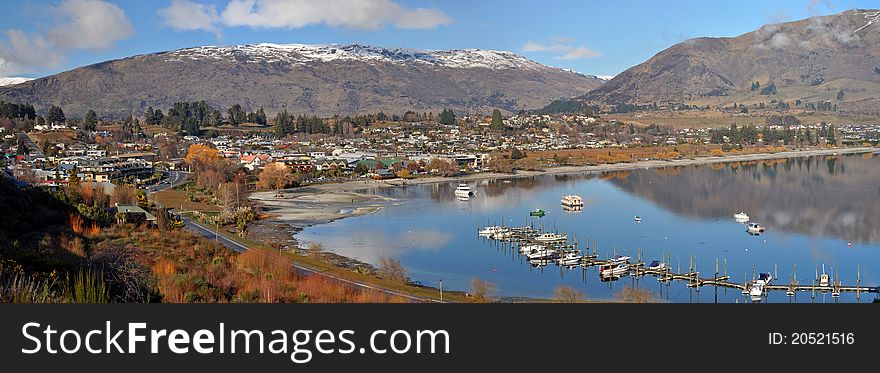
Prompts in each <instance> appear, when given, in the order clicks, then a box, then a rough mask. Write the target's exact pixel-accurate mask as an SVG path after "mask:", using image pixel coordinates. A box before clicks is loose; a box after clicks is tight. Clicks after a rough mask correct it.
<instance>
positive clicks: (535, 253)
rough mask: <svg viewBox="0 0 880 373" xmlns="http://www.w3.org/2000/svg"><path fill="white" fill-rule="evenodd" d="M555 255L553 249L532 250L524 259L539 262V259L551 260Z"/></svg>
mask: <svg viewBox="0 0 880 373" xmlns="http://www.w3.org/2000/svg"><path fill="white" fill-rule="evenodd" d="M556 255H557V253H556V250H554V249H548V248H542V249H537V250H532V251H531V252H529V253H526V258H529V260H539V259H552V258H554V257H556Z"/></svg>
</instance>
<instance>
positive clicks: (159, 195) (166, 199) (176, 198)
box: [153, 188, 220, 212]
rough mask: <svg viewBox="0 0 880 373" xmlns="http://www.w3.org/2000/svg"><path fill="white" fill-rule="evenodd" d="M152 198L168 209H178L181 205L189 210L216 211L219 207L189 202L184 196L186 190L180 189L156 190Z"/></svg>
mask: <svg viewBox="0 0 880 373" xmlns="http://www.w3.org/2000/svg"><path fill="white" fill-rule="evenodd" d="M153 198H155V199H156V202H159V203H160V204H161V205H162V206H165V207H167V208H170V209H179V208H180V207H181V206H183V209H184V210H189V211H201V212H217V211H220V207H218V206H214V205H209V204H207V203H201V202H191V201H189V200H188V199H187V198H186V191H184V190H181V189H173V188H170V189H165V190H163V191H159V192H156V193H155V194H154V195H153Z"/></svg>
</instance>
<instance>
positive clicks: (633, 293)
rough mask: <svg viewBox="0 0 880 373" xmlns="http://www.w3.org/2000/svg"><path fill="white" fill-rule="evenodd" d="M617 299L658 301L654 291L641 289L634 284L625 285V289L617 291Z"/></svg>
mask: <svg viewBox="0 0 880 373" xmlns="http://www.w3.org/2000/svg"><path fill="white" fill-rule="evenodd" d="M616 297H617V300H619V301H621V302H624V303H655V302H657V298H655V297H654V292H652V291H650V290H647V289H641V288H634V287H632V286H624V287H623V289H621V290H620V292H619V293H617V296H616Z"/></svg>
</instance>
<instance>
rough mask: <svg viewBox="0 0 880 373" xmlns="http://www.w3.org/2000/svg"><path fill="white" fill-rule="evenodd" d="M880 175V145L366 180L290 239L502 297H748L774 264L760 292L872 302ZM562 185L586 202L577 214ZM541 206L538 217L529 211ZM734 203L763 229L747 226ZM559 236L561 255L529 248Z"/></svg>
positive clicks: (877, 276)
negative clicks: (372, 203) (385, 183)
mask: <svg viewBox="0 0 880 373" xmlns="http://www.w3.org/2000/svg"><path fill="white" fill-rule="evenodd" d="M877 172H880V163H878V162H877V156H873V155H867V156H866V155H852V156H835V157H831V156H821V157H805V158H793V159H788V160H767V161H756V162H750V163H728V164H717V165H695V166H687V167H669V168H665V169H639V170H631V171H625V172H622V171H619V172H599V173H578V174H567V175H543V176H534V177H522V178H512V179H504V180H478V181H470V182H469V183H468V184H469V186H470V187H471V188H472V189H473V190H474V192H475V196H472V197H470V198H469V199H468V200H466V201H463V200H459V199H458V198H457V197H456V196H455V194H454V193H453V192H454V190H455V189H456V188H457V187H458V184H459V183H458V182H448V183H436V184H423V185H410V186H406V187H403V186H401V187H396V188H382V189H377V190H367V191H362V193H365V194H374V195H376V196H377V197H379V198H381V199H380V200H387V201H389V202H387V204H386V205H385V206H384V207H381V208H379V209H378V210H377V211H376V212H375V213H371V214H367V215H363V216H357V217H351V218H345V219H340V220H336V221H333V222H331V223H328V224H319V225H314V226H309V227H306V228H305V229H304V230H303V231H302V232H301V233H299V234H297V235H296V238H297V240H299V241H301V242H312V241H317V242H321V243H323V244H324V245H325V247H327V248H328V250H330V251H333V252H335V253H337V254H339V255H343V256H346V257H350V258H354V259H358V260H361V261H363V262H366V263H378V262H379V259H380V258H382V257H386V256H390V257H392V258H397V259H399V260H400V261H401V264H402V265H403V266H404V267H405V268H406V269H407V272H408V274H409V276H410V277H411V278H412V279H413V280H414V281H418V282H420V283H422V284H434V286H437V282H438V280H439V278H441V277H442V278H443V286H444V288H450V289H461V290H465V291H466V290H467V289H468V287H469V281H470V280H471V279H473V278H479V279H482V280H485V281H489V282H492V283H494V284H496V286H497V289H498V290H497V295H498V296H510V297H534V298H548V297H551V296H552V294H553V291H554V289H555V288H556V287H558V286H562V285H565V286H570V287H573V288H576V289H579V290H580V291H582V292H583V293H584V294H586V295H587V296H588V297H589V298H590V299H598V300H602V299H613V298H615V297H616V294H617V293H619V292H620V290H621V289H622V287H623V286H624V285H628V286H639V287H641V288H644V289H647V290H650V291H651V292H652V293H654V295H655V296H656V297H658V298H662V299H663V300H664V301H667V300H668V301H669V302H706V301H707V300H708V301H712V302H715V301H717V302H724V303H734V302H749V301H750V297H749V295H748V294H743V293H742V291H743V290H744V289H745V288H746V287H748V285H749V283H750V282H751V281H753V280H754V279H756V278H757V273H754V276H753V272H775V271H774V266H776V265H778V267H779V276H776V274H775V273H774V276H773V279H772V281H771V283H770V284H769V285H765V286H764V289H766V290H767V291H765V292H764V294H765V295H764V297H763V300H762V302H802V303H803V302H807V303H809V302H813V301H815V302H865V301H872V300H873V299H874V298H875V294H874V293H873V292H872V291H871V290H870V289H869V288H870V287H873V286H876V285H877V284H880V273H878V271H877V268H875V266H874V264H875V263H878V262H880V232H878V228H877V226H876V225H875V224H873V223H872V222H873V221H874V220H875V219H874V217H875V216H877V214H878V213H880V201H878V199H877V198H876V196H877V193H878V188H880V185H878V184H877V181H876V178H874V177H870V175H872V174H876V173H877ZM808 180H809V181H810V184H806V183H805V182H806V181H808ZM805 185H809V188H805ZM566 195H577V196H580V197H581V198H582V200H583V202H584V207H582V208H581V210H578V211H576V212H573V211H570V210H569V209H567V208H566V206H564V205H562V204H561V198H560V197H562V196H566ZM537 210H540V211H541V212H543V216H532V212H535V211H537ZM426 211H430V213H429V214H425V212H426ZM739 213H745V214H746V215H748V216H749V218H750V220H749V222H753V223H756V224H759V225H760V226H761V227H763V228H764V229H765V231H764V232H755V233H752V232H749V231H748V229H747V228H748V226H747V223H748V222H744V221H742V219H738V218H739V217H740V216H735V215H738V214H739ZM636 216H638V217H639V218H640V219H641V221H640V222H637V221H636V219H635V218H634V217H636ZM493 226H497V227H495V228H492V227H493ZM502 226H503V228H504V229H502ZM525 227H529V229H534V230H535V231H536V232H531V233H528V234H531V235H534V236H535V238H536V237H537V236H539V235H541V234H549V235H548V236H545V237H546V238H544V239H542V240H549V241H554V237H556V236H555V235H560V236H566V238H565V240H562V239H560V238H556V239H555V241H556V242H546V241H545V242H538V241H535V240H534V238H531V240H532V241H523V242H516V241H517V240H521V237H520V238H517V237H518V236H522V235H524V234H526V233H527V232H525V231H524V229H525ZM518 230H519V231H518ZM539 232H540V233H539ZM480 233H482V234H483V235H481V234H480ZM489 235H492V236H494V238H493V239H489V237H488V236H489ZM512 241H513V242H512ZM487 243H489V244H490V245H491V247H493V248H495V249H494V250H493V249H490V250H486V245H487ZM551 244H552V246H554V247H556V248H557V249H560V250H558V251H557V255H556V256H555V257H554V256H553V255H549V253H546V252H545V253H541V255H538V254H537V253H536V254H533V257H534V260H531V261H530V260H529V259H528V257H527V256H526V254H527V253H529V252H531V251H532V250H535V249H540V248H541V247H540V246H547V245H551ZM530 245H536V246H534V247H529V246H530ZM564 245H567V246H568V247H557V246H564ZM563 249H564V250H563ZM520 250H522V251H520ZM614 255H622V256H629V257H631V260H630V269H629V272H628V273H627V274H626V275H625V276H621V277H622V278H618V279H610V281H605V279H603V278H601V277H600V276H599V266H600V265H601V264H603V263H602V261H604V260H607V259H609V258H611V257H613V256H614ZM578 257H582V258H578ZM584 258H586V259H584ZM691 258H693V267H699V272H700V274H699V275H698V276H695V275H694V274H693V272H697V271H695V270H689V268H691V265H690V263H689V262H690V261H691ZM715 258H719V262H720V263H719V272H718V275H717V276H716V275H715V272H714V271H713V269H714V265H715V263H714V261H715ZM654 261H658V262H659V263H656V264H655V265H651V264H652V262H654ZM679 261H681V264H680V265H679V263H678V262H679ZM584 262H587V263H589V264H588V265H586V266H585V265H584ZM640 263H641V264H640ZM823 264H824V265H825V267H826V270H825V271H824V272H826V275H825V276H824V277H823V276H822V273H823V271H822V265H823ZM756 266H757V270H755V271H753V268H754V267H756ZM794 267H797V268H798V271H797V272H798V275H799V276H794V272H793V268H794ZM814 267H818V270H817V271H816V272H817V273H816V274H815V276H814V273H813V272H814V270H813V269H814ZM658 272H659V273H661V276H658ZM724 276H729V277H728V278H724ZM826 277H827V278H826ZM667 278H668V279H671V281H658V279H661V280H664V279H667ZM823 278H825V280H824V281H823ZM794 279H797V281H796V285H795V286H789V285H791V283H792V282H793V281H794ZM814 281H815V282H816V285H815V292H814V288H813V282H814ZM693 284H697V285H698V286H694V285H693ZM713 284H718V286H711V285H713ZM823 284H824V286H823ZM835 284H836V285H837V286H836V287H835V286H834V285H835ZM783 288H784V289H783ZM789 288H790V289H789ZM700 289H702V291H701V290H700ZM713 289H717V298H716V295H715V293H716V291H713ZM835 289H837V290H835ZM789 290H791V291H792V292H793V293H794V294H792V296H791V297H789V296H787V293H788V292H789ZM838 290H839V291H838ZM701 292H702V297H701V296H700V293H701ZM707 293H709V294H711V295H712V296H710V297H706V294H707ZM866 293H868V294H871V295H870V296H869V297H867V298H866ZM813 294H815V298H813ZM838 294H839V296H837V295H838ZM805 295H806V296H805ZM716 299H717V300H716Z"/></svg>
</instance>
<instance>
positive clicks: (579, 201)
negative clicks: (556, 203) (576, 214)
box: [560, 194, 584, 207]
mask: <svg viewBox="0 0 880 373" xmlns="http://www.w3.org/2000/svg"><path fill="white" fill-rule="evenodd" d="M560 202H561V203H562V205H563V206H567V207H584V199H583V198H581V196H578V195H574V194H569V195H565V196H562V200H561V201H560Z"/></svg>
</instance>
